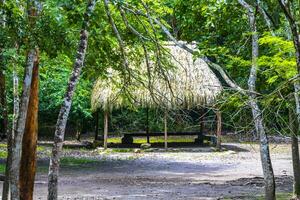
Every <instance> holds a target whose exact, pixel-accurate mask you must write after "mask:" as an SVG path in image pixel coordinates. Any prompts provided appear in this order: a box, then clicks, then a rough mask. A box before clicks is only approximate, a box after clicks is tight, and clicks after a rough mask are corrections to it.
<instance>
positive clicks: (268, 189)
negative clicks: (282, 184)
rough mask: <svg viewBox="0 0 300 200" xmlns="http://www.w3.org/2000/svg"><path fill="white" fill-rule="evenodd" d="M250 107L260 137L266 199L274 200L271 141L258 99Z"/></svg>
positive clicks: (251, 100)
mask: <svg viewBox="0 0 300 200" xmlns="http://www.w3.org/2000/svg"><path fill="white" fill-rule="evenodd" d="M250 106H251V109H252V115H253V119H254V123H255V129H256V132H257V133H258V134H259V137H260V157H261V163H262V168H263V174H264V182H265V199H266V200H274V199H276V197H275V178H274V173H273V167H272V162H271V156H270V150H269V141H268V137H267V134H266V132H265V128H264V125H263V118H262V113H261V110H260V108H259V106H258V104H257V101H256V99H253V98H251V99H250Z"/></svg>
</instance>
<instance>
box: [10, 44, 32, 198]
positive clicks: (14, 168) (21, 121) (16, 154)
mask: <svg viewBox="0 0 300 200" xmlns="http://www.w3.org/2000/svg"><path fill="white" fill-rule="evenodd" d="M35 57H36V52H35V50H34V49H31V50H30V51H29V53H28V56H27V65H26V67H25V76H24V82H23V90H22V96H21V102H20V110H19V116H18V119H17V125H16V129H15V130H14V141H13V143H12V155H11V167H10V175H9V176H10V190H11V198H12V199H19V198H20V191H19V169H20V161H21V149H22V148H21V147H22V139H23V134H24V129H25V123H26V116H27V109H28V103H29V96H30V86H31V78H32V69H33V63H34V60H35Z"/></svg>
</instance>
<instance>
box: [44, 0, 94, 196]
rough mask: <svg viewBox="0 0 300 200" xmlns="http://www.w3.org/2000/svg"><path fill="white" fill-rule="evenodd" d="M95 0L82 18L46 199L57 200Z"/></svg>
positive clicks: (53, 152)
mask: <svg viewBox="0 0 300 200" xmlns="http://www.w3.org/2000/svg"><path fill="white" fill-rule="evenodd" d="M95 4H96V0H90V1H88V4H87V9H86V13H85V16H84V21H83V24H82V29H81V33H80V41H79V44H78V49H77V54H76V59H75V63H74V67H73V71H72V74H71V77H70V79H69V83H68V86H67V91H66V94H65V98H64V101H63V104H62V106H61V109H60V112H59V115H58V119H57V123H56V129H55V136H54V144H53V148H52V154H51V159H50V165H49V174H48V199H49V200H56V199H57V181H58V171H59V159H60V154H61V151H62V147H63V141H64V136H65V128H66V124H67V120H68V116H69V112H70V109H71V104H72V97H73V94H74V91H75V88H76V85H77V83H78V81H79V77H80V72H81V69H82V67H83V62H84V58H85V53H86V49H87V42H88V30H87V28H88V26H89V20H90V16H91V15H92V13H93V10H94V7H95Z"/></svg>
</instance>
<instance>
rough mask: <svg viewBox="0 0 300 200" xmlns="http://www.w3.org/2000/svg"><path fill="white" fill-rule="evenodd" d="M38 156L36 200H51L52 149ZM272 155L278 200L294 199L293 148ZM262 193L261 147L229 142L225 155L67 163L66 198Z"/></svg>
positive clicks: (63, 175) (191, 151) (207, 152)
mask: <svg viewBox="0 0 300 200" xmlns="http://www.w3.org/2000/svg"><path fill="white" fill-rule="evenodd" d="M0 148H1V146H0ZM1 152H2V151H0V157H1ZM38 152H39V153H38V156H39V161H38V174H37V177H36V184H35V199H46V195H47V171H48V164H49V155H50V152H51V148H50V146H44V145H43V146H39V148H38ZM271 154H272V161H273V167H274V172H275V175H276V183H277V192H278V195H279V196H281V198H278V199H288V197H287V196H286V195H288V194H290V193H291V192H292V177H291V175H292V161H291V153H290V146H289V145H288V144H271ZM2 160H4V159H2ZM2 164H3V161H2ZM0 170H1V167H0ZM261 195H263V179H262V168H261V163H260V155H259V145H257V144H249V143H248V144H241V143H226V144H224V151H223V152H215V150H214V148H212V147H198V148H195V147H189V148H187V147H182V148H170V149H168V151H165V150H163V149H159V148H152V149H149V150H140V149H126V148H113V149H108V150H106V151H104V150H103V149H101V148H99V149H95V150H88V149H85V148H68V147H67V148H65V149H64V153H63V158H62V160H61V170H60V177H59V197H60V199H91V200H92V199H93V200H94V199H116V200H119V199H120V200H123V199H125V200H127V199H128V200H143V199H147V200H148V199H149V200H150V199H155V200H156V199H164V200H179V199H208V200H209V199H261V198H260V196H261Z"/></svg>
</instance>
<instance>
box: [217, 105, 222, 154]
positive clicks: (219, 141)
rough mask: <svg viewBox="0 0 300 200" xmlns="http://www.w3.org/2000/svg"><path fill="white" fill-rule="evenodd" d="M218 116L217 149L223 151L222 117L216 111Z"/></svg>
mask: <svg viewBox="0 0 300 200" xmlns="http://www.w3.org/2000/svg"><path fill="white" fill-rule="evenodd" d="M216 115H217V149H218V150H221V142H222V140H221V137H222V116H221V112H220V111H219V110H217V111H216Z"/></svg>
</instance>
